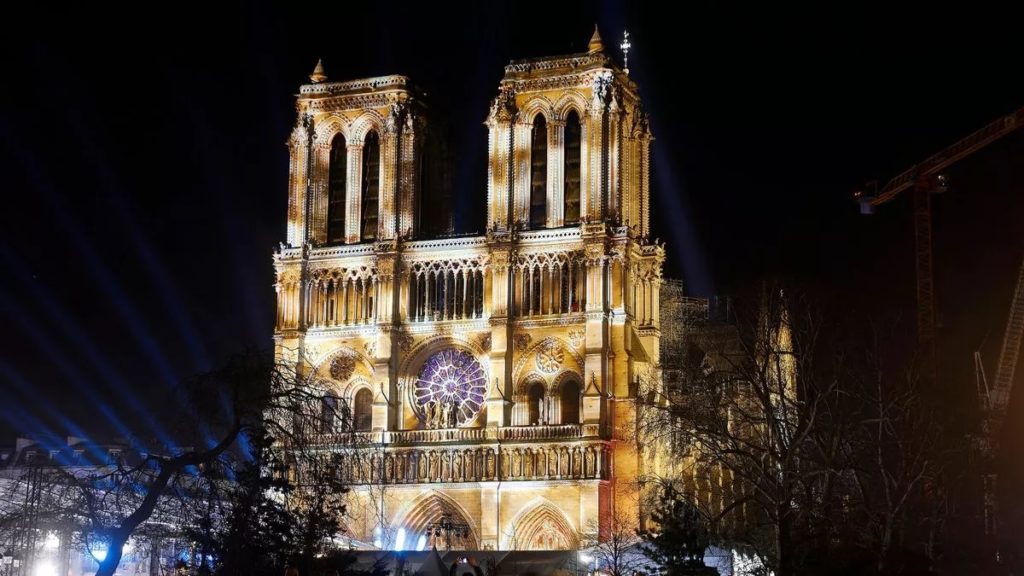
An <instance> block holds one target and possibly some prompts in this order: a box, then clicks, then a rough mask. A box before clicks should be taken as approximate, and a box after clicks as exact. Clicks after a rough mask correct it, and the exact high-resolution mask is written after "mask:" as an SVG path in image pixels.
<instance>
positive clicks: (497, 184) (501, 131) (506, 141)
mask: <svg viewBox="0 0 1024 576" xmlns="http://www.w3.org/2000/svg"><path fill="white" fill-rule="evenodd" d="M514 109H515V103H514V93H513V91H512V89H511V88H509V87H502V88H500V92H499V94H498V96H497V97H496V98H495V99H494V100H493V101H492V102H491V111H490V114H488V116H487V121H486V122H485V124H486V126H487V158H488V163H487V228H488V229H491V228H494V227H496V228H497V229H498V230H508V229H509V228H510V227H511V225H512V221H511V214H509V208H510V203H511V199H512V187H511V182H510V179H509V177H510V176H511V172H512V170H511V162H512V113H513V111H514Z"/></svg>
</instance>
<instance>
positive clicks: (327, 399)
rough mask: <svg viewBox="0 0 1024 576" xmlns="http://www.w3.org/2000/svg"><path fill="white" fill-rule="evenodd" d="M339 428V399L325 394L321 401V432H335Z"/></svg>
mask: <svg viewBox="0 0 1024 576" xmlns="http://www.w3.org/2000/svg"><path fill="white" fill-rule="evenodd" d="M337 428H338V399H337V398H335V397H334V396H324V397H323V398H322V399H321V401H320V432H322V433H324V434H333V433H334V432H337Z"/></svg>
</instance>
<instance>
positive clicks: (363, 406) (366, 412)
mask: <svg viewBox="0 0 1024 576" xmlns="http://www.w3.org/2000/svg"><path fill="white" fill-rule="evenodd" d="M353 404H354V405H355V409H354V410H353V416H354V417H355V428H356V430H357V431H367V430H370V429H371V428H372V427H373V393H372V392H370V390H369V389H367V388H363V389H362V390H360V391H359V392H356V397H355V401H354V402H353Z"/></svg>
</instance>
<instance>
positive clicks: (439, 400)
mask: <svg viewBox="0 0 1024 576" xmlns="http://www.w3.org/2000/svg"><path fill="white" fill-rule="evenodd" d="M486 389H487V378H486V375H485V374H484V370H483V367H482V366H480V363H479V362H477V361H476V358H473V356H472V355H470V354H468V353H466V352H463V351H462V350H441V351H440V352H437V353H435V354H434V355H433V356H431V357H430V358H427V361H426V362H424V364H423V368H422V369H421V370H420V375H419V379H417V380H416V383H415V384H414V385H413V395H414V396H415V398H416V402H415V404H414V406H413V408H414V409H415V410H416V412H417V413H418V415H419V417H420V419H422V420H424V421H430V420H431V419H432V418H431V417H433V420H434V421H435V422H440V423H441V424H442V425H441V426H440V427H441V428H448V427H449V426H451V425H458V424H462V423H464V422H467V421H469V420H471V419H472V418H473V417H474V416H475V415H476V414H477V412H479V411H480V408H481V407H482V406H483V403H484V396H485V394H486ZM428 406H429V408H428ZM447 406H450V407H451V408H454V412H455V414H454V418H453V420H454V422H452V421H449V422H443V421H442V418H438V412H439V411H441V410H442V409H443V407H447Z"/></svg>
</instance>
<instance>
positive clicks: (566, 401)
mask: <svg viewBox="0 0 1024 576" xmlns="http://www.w3.org/2000/svg"><path fill="white" fill-rule="evenodd" d="M560 399H561V401H562V424H579V423H580V384H579V382H577V381H576V380H569V381H567V382H565V383H564V384H562V393H561V396H560Z"/></svg>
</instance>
